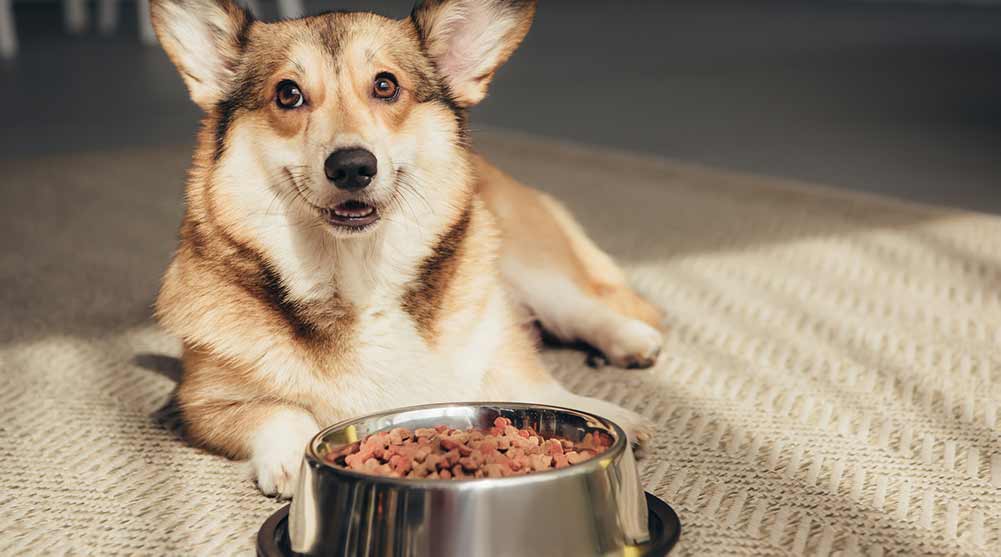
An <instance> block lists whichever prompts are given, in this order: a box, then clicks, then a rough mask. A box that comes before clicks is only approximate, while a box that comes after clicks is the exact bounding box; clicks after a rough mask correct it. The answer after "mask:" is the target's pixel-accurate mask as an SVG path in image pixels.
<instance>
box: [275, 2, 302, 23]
mask: <svg viewBox="0 0 1001 557" xmlns="http://www.w3.org/2000/svg"><path fill="white" fill-rule="evenodd" d="M305 13H306V10H305V9H304V8H303V6H302V0H278V15H279V16H281V17H283V18H285V19H295V18H297V17H302V16H303V14H305Z"/></svg>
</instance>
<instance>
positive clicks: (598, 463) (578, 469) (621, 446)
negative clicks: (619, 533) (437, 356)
mask: <svg viewBox="0 0 1001 557" xmlns="http://www.w3.org/2000/svg"><path fill="white" fill-rule="evenodd" d="M458 407H475V408H480V407H499V408H509V409H523V410H549V411H555V412H562V413H565V414H574V415H577V416H580V417H584V418H590V419H593V420H595V421H597V422H599V423H600V424H602V425H603V426H605V427H606V428H608V429H609V430H611V431H612V432H613V433H614V440H613V442H612V445H611V446H609V447H608V450H606V451H605V452H603V453H601V454H600V455H596V456H594V457H592V458H589V459H587V460H585V461H583V462H580V463H577V464H571V465H570V466H567V467H566V468H551V469H548V470H542V471H539V472H533V473H531V474H524V475H521V476H508V477H502V478H462V479H448V480H442V479H427V478H395V477H392V476H378V475H375V474H366V473H364V472H358V471H355V470H351V469H350V468H345V467H343V466H335V465H333V464H329V463H327V462H326V461H324V460H323V459H322V458H321V457H320V456H319V455H318V454H317V452H316V448H317V447H318V446H319V445H320V443H321V442H322V439H323V438H324V437H326V436H327V435H328V434H329V433H330V432H332V431H335V430H338V429H344V428H347V427H350V426H352V425H355V424H357V423H360V422H364V421H367V420H371V419H375V418H381V417H386V416H393V415H397V414H404V413H408V412H414V411H419V410H433V409H436V408H458ZM626 443H628V440H627V437H626V432H625V430H623V429H622V428H621V427H620V426H619V424H617V423H615V422H613V421H612V420H609V419H608V418H605V417H603V416H599V415H597V414H592V413H590V412H584V411H582V410H577V409H574V408H567V407H564V406H553V405H550V404H533V403H530V402H503V401H473V402H442V403H432V404H419V405H416V406H404V407H400V408H394V409H391V410H387V411H385V412H376V413H373V414H368V415H365V416H360V417H357V418H351V419H348V420H342V421H340V422H337V423H335V424H333V425H330V426H328V427H325V428H323V429H321V430H320V431H319V432H318V433H317V434H316V435H314V436H313V438H312V439H310V441H309V444H308V445H306V454H305V456H306V461H307V462H308V463H309V464H310V465H311V466H313V467H314V468H317V469H319V470H326V471H328V473H334V474H341V475H344V476H347V477H350V478H354V479H357V480H361V481H364V482H366V483H370V484H383V485H397V486H411V487H420V488H425V489H427V488H439V489H462V488H466V487H470V486H473V485H476V486H489V485H492V484H507V485H510V484H512V483H535V482H540V481H548V480H557V479H560V478H566V477H574V476H578V475H586V474H590V473H591V472H593V471H595V469H598V468H608V467H610V466H611V465H612V464H613V463H614V462H615V461H617V460H619V459H621V457H622V455H623V453H624V452H625V451H626V447H627V445H626Z"/></svg>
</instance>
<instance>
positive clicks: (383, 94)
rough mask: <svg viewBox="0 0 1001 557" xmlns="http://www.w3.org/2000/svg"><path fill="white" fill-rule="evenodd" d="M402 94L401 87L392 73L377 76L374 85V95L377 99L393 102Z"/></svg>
mask: <svg viewBox="0 0 1001 557" xmlns="http://www.w3.org/2000/svg"><path fill="white" fill-rule="evenodd" d="M399 93H400V85H399V84H398V83H397V82H396V77H395V76H394V75H393V74H391V73H386V72H383V73H381V74H379V75H377V76H375V82H373V83H372V95H373V96H374V97H375V98H377V99H385V100H392V99H395V98H396V96H397V95H398V94H399Z"/></svg>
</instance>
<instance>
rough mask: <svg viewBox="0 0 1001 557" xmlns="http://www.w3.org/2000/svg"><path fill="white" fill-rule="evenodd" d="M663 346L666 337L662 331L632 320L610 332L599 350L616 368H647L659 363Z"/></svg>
mask: <svg viewBox="0 0 1001 557" xmlns="http://www.w3.org/2000/svg"><path fill="white" fill-rule="evenodd" d="M663 344H664V337H663V336H662V335H661V333H660V331H658V330H657V329H654V328H653V327H651V326H650V325H647V324H646V323H644V322H642V321H639V320H636V319H631V320H629V321H626V322H625V323H624V324H623V325H620V326H617V327H615V328H614V329H611V330H609V331H608V333H607V338H605V339H604V342H603V343H602V346H600V347H599V348H601V350H602V352H603V353H604V356H605V358H606V359H607V360H608V362H609V363H611V364H612V365H614V366H618V367H625V368H646V367H650V366H652V365H654V364H655V363H657V356H659V355H660V349H661V347H662V346H663Z"/></svg>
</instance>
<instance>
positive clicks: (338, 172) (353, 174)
mask: <svg viewBox="0 0 1001 557" xmlns="http://www.w3.org/2000/svg"><path fill="white" fill-rule="evenodd" d="M378 169H379V161H377V160H376V158H375V155H373V154H372V153H371V152H369V150H368V149H361V148H358V147H354V148H350V149H338V150H336V151H334V152H333V153H330V156H329V157H327V160H326V161H325V162H324V163H323V171H324V172H325V173H326V174H327V178H330V180H331V181H333V182H334V185H336V186H337V187H338V188H341V189H342V190H348V191H355V190H360V189H362V188H364V187H365V186H367V185H368V184H369V182H371V181H372V177H373V176H375V173H376V172H377V171H378Z"/></svg>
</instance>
